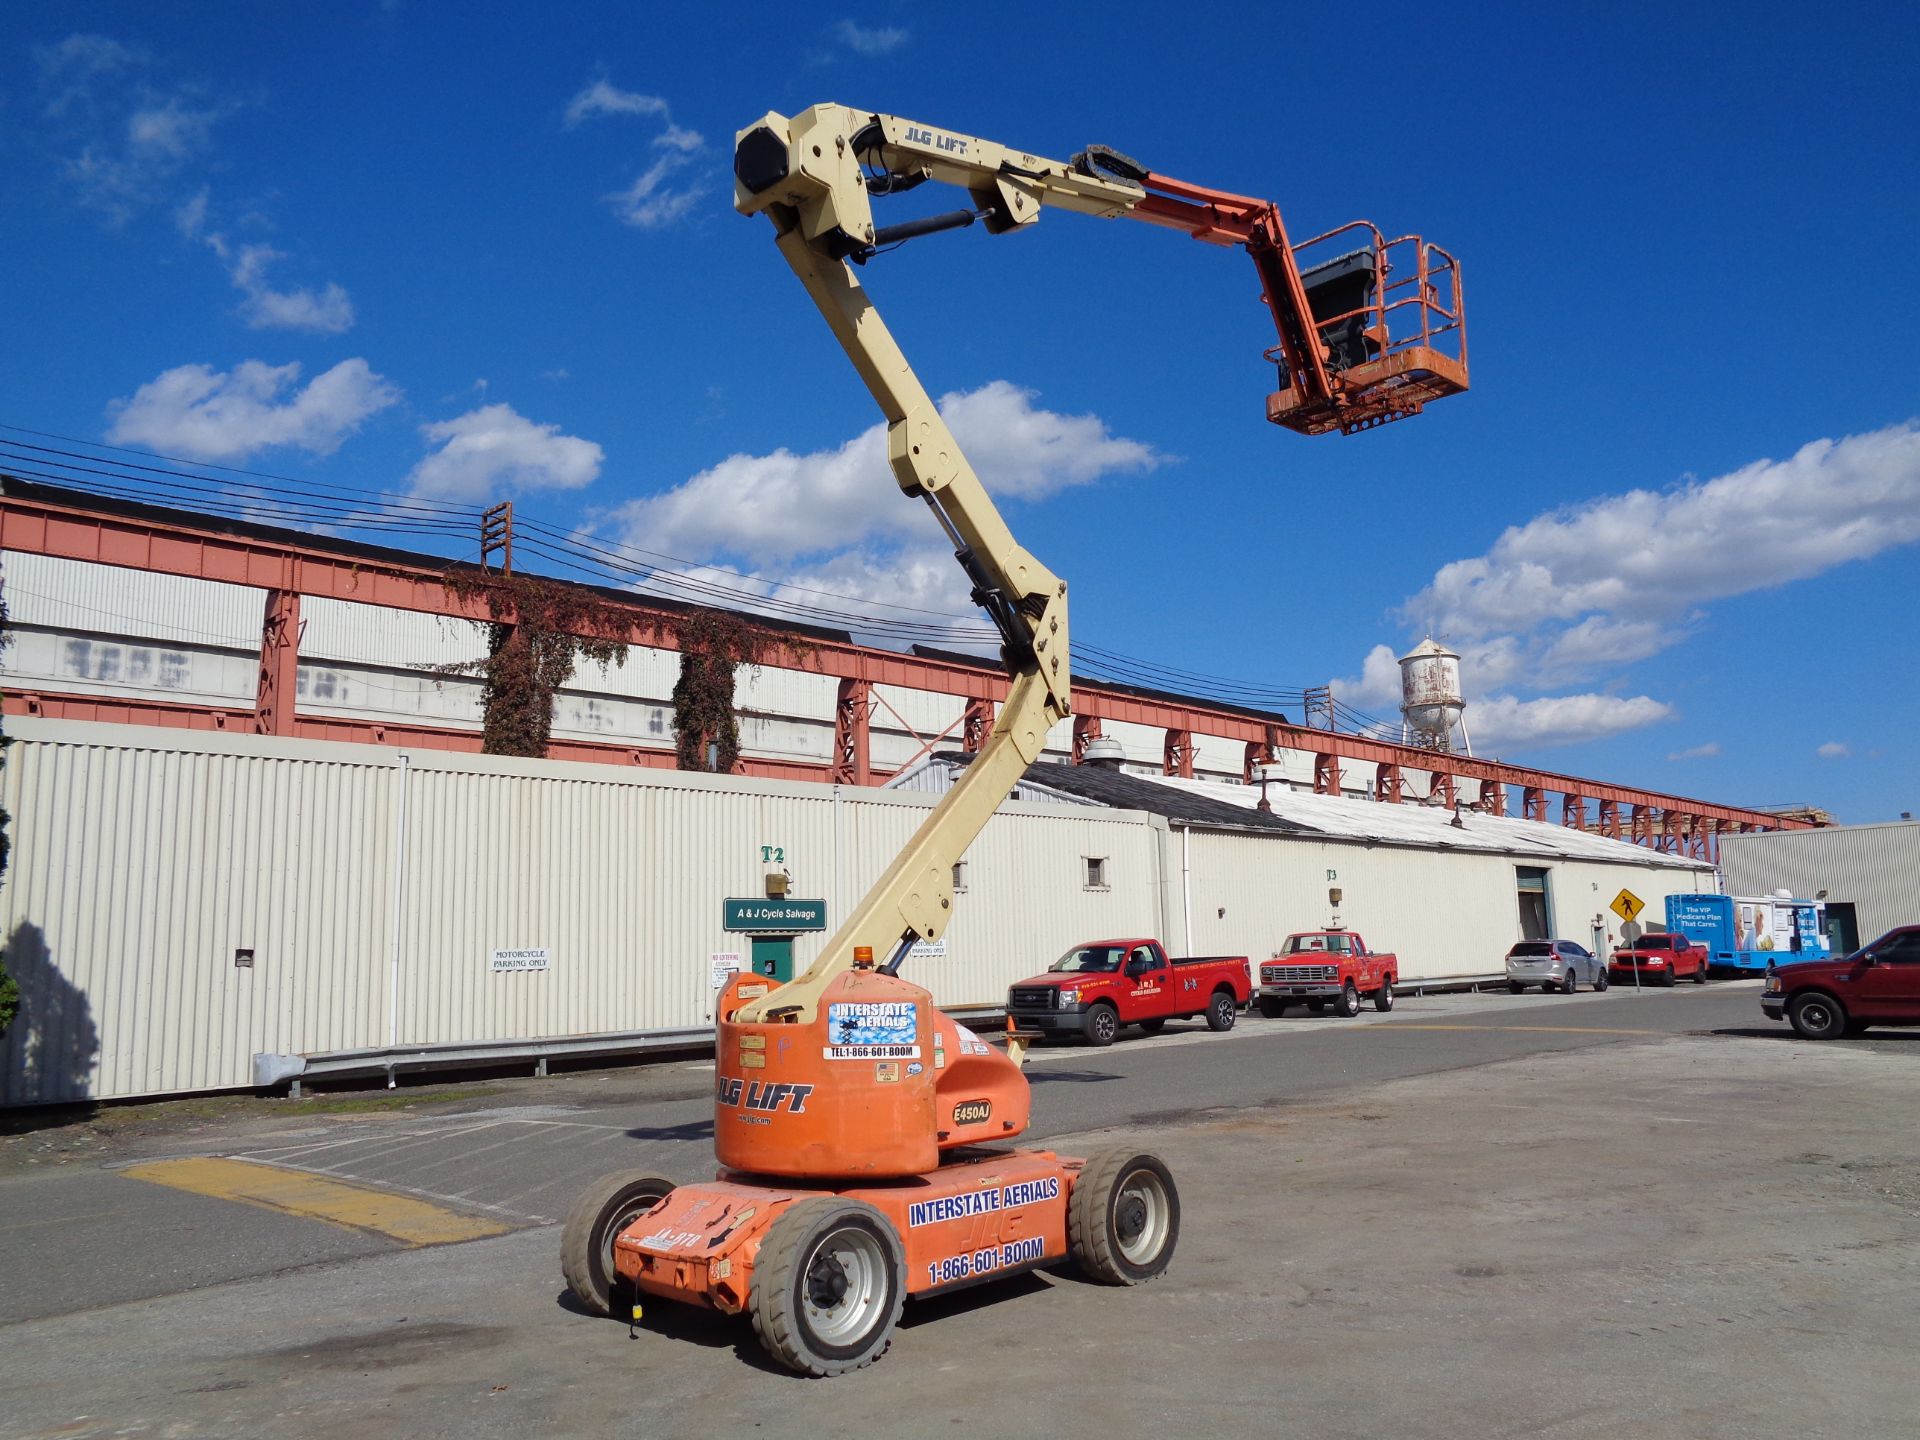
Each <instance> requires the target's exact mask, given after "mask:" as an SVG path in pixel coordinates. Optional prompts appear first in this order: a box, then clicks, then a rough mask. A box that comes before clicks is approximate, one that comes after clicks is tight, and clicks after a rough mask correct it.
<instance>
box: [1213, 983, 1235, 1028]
mask: <svg viewBox="0 0 1920 1440" xmlns="http://www.w3.org/2000/svg"><path fill="white" fill-rule="evenodd" d="M1239 1018H1240V1004H1239V1002H1238V1001H1236V1000H1235V999H1234V998H1233V992H1232V991H1231V990H1216V991H1214V992H1213V999H1211V1000H1209V1001H1208V1002H1207V1029H1209V1030H1212V1031H1214V1032H1216V1033H1218V1032H1219V1031H1222V1030H1231V1029H1233V1022H1234V1021H1235V1020H1237V1019H1239Z"/></svg>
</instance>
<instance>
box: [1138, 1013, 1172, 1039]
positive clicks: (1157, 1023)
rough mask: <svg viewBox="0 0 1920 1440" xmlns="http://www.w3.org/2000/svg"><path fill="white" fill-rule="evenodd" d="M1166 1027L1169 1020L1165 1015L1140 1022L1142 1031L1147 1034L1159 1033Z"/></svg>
mask: <svg viewBox="0 0 1920 1440" xmlns="http://www.w3.org/2000/svg"><path fill="white" fill-rule="evenodd" d="M1166 1028H1167V1021H1166V1017H1165V1016H1164V1015H1162V1016H1157V1017H1156V1018H1154V1019H1152V1020H1142V1021H1141V1022H1140V1029H1141V1031H1142V1032H1143V1033H1144V1034H1147V1035H1158V1034H1159V1033H1160V1032H1161V1031H1162V1030H1164V1029H1166Z"/></svg>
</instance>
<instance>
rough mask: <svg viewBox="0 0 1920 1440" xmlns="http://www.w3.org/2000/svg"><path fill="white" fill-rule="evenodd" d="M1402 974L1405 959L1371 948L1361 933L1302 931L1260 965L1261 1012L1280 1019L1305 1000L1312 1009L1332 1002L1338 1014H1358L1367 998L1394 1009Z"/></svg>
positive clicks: (1377, 1005) (1386, 1007) (1379, 1008)
mask: <svg viewBox="0 0 1920 1440" xmlns="http://www.w3.org/2000/svg"><path fill="white" fill-rule="evenodd" d="M1399 978H1400V957H1399V956H1397V955H1394V954H1392V953H1390V952H1385V951H1375V950H1372V949H1370V948H1369V947H1368V945H1367V941H1366V937H1365V936H1363V935H1361V934H1359V933H1358V932H1356V931H1353V930H1301V931H1297V932H1295V933H1294V934H1292V935H1289V936H1288V937H1287V943H1286V944H1284V945H1282V946H1281V947H1280V953H1279V954H1278V955H1275V956H1274V957H1273V958H1272V959H1271V960H1268V961H1265V962H1264V963H1262V964H1261V966H1260V989H1259V992H1258V994H1259V1000H1260V1013H1261V1014H1262V1015H1264V1016H1266V1017H1267V1018H1268V1019H1269V1020H1274V1019H1278V1018H1279V1017H1280V1016H1282V1015H1284V1014H1286V1013H1287V1007H1288V1006H1289V1005H1298V1004H1300V1003H1302V1002H1303V1001H1304V1002H1305V1003H1306V1007H1307V1009H1309V1010H1313V1011H1320V1010H1324V1009H1326V1008H1327V1006H1328V1005H1329V1004H1331V1005H1332V1006H1333V1008H1334V1013H1336V1014H1339V1015H1358V1014H1359V1013H1360V1001H1361V999H1362V998H1363V997H1365V998H1369V999H1371V1000H1372V1001H1373V1008H1374V1009H1376V1010H1391V1009H1392V1008H1393V987H1394V982H1396V981H1397V980H1399Z"/></svg>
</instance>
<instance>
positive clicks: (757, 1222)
mask: <svg viewBox="0 0 1920 1440" xmlns="http://www.w3.org/2000/svg"><path fill="white" fill-rule="evenodd" d="M1081 1165H1082V1162H1081V1161H1079V1160H1069V1159H1063V1158H1062V1157H1060V1156H1057V1155H1054V1154H1052V1153H1050V1152H1048V1151H1045V1150H1014V1151H1001V1152H990V1153H989V1152H977V1153H963V1154H961V1155H959V1156H957V1157H955V1158H954V1159H952V1160H950V1161H949V1162H948V1163H946V1164H944V1165H942V1166H940V1168H939V1169H937V1170H935V1171H933V1172H932V1173H931V1174H927V1175H916V1176H913V1177H912V1178H910V1179H906V1180H896V1181H888V1182H883V1183H880V1184H875V1185H859V1186H848V1187H845V1188H836V1189H832V1190H822V1189H815V1188H812V1187H785V1186H779V1185H770V1184H768V1183H767V1182H766V1181H765V1180H761V1179H756V1178H755V1177H753V1176H748V1175H740V1174H737V1173H735V1172H733V1171H730V1170H722V1171H721V1172H720V1177H719V1178H718V1179H717V1180H715V1181H713V1182H712V1183H710V1184H699V1185H682V1186H679V1187H678V1188H676V1189H675V1190H674V1191H673V1193H672V1194H670V1195H668V1196H667V1197H666V1199H664V1200H663V1201H661V1202H660V1204H659V1205H658V1206H657V1207H656V1208H655V1209H654V1210H652V1211H651V1212H650V1213H648V1214H647V1215H644V1216H642V1217H641V1218H640V1219H639V1220H637V1221H635V1222H634V1223H633V1224H632V1225H630V1226H628V1227H627V1229H626V1231H625V1232H624V1233H623V1234H622V1235H621V1236H620V1237H619V1239H618V1240H616V1241H615V1242H614V1265H615V1268H616V1270H617V1271H618V1273H619V1275H620V1278H621V1279H623V1280H625V1281H626V1282H627V1283H628V1284H630V1285H632V1286H633V1287H634V1289H636V1290H638V1291H641V1292H644V1293H646V1294H649V1295H659V1296H663V1297H665V1298H666V1299H669V1300H679V1301H682V1302H684V1303H687V1304H691V1305H702V1306H709V1307H711V1308H713V1309H715V1310H719V1311H721V1312H723V1313H725V1314H728V1315H737V1314H739V1313H740V1312H742V1311H743V1310H745V1309H746V1307H747V1303H748V1300H749V1298H750V1297H751V1296H752V1294H753V1272H754V1262H755V1261H756V1259H758V1257H759V1254H760V1243H761V1240H762V1239H763V1238H764V1237H765V1235H766V1233H767V1231H768V1229H769V1228H770V1227H771V1226H772V1225H773V1222H774V1221H775V1220H776V1219H778V1218H779V1216H780V1215H781V1214H782V1212H784V1211H785V1210H786V1209H787V1208H788V1207H789V1206H791V1205H793V1204H794V1203H796V1202H797V1201H800V1200H805V1199H808V1198H811V1197H814V1196H819V1195H836V1196H839V1197H841V1198H843V1199H849V1200H858V1201H864V1202H865V1203H866V1204H869V1205H871V1206H873V1208H874V1209H876V1210H878V1211H879V1212H880V1213H881V1214H882V1215H884V1216H886V1218H887V1219H888V1220H889V1221H890V1222H891V1223H892V1225H893V1228H894V1230H895V1232H896V1233H897V1234H898V1235H899V1237H900V1240H901V1243H902V1246H903V1248H904V1250H905V1258H906V1282H907V1294H909V1295H913V1296H920V1295H930V1294H933V1293H936V1292H938V1291H943V1290H952V1289H957V1288H959V1287H961V1286H964V1285H968V1284H972V1283H974V1282H976V1281H980V1280H989V1279H998V1278H1000V1277H1002V1276H1006V1275H1013V1274H1017V1273H1019V1272H1020V1271H1023V1270H1032V1269H1035V1268H1037V1267H1039V1266H1042V1265H1049V1264H1054V1263H1057V1262H1059V1261H1063V1260H1065V1259H1066V1258H1067V1201H1068V1197H1069V1195H1070V1193H1071V1191H1072V1188H1073V1182H1074V1180H1075V1179H1076V1178H1077V1177H1078V1176H1079V1174H1080V1169H1081Z"/></svg>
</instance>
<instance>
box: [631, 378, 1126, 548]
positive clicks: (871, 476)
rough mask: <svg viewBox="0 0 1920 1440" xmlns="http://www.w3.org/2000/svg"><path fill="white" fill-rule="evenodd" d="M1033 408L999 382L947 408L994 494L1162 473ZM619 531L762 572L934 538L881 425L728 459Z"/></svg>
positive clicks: (1093, 426)
mask: <svg viewBox="0 0 1920 1440" xmlns="http://www.w3.org/2000/svg"><path fill="white" fill-rule="evenodd" d="M1033 401H1034V395H1033V392H1032V391H1029V390H1023V389H1021V388H1020V387H1018V386H1016V385H1011V384H1009V383H1008V382H1006V381H1004V380H995V381H992V382H990V383H989V384H986V385H983V386H981V387H980V388H979V389H977V390H971V391H965V392H959V393H955V394H950V395H946V396H944V397H942V399H941V400H940V411H941V413H942V414H943V415H944V416H945V417H946V419H947V423H948V424H949V425H950V426H952V428H953V432H954V435H955V437H956V438H957V439H958V440H959V442H960V446H961V448H962V449H963V450H964V451H965V452H966V454H967V456H968V458H969V459H970V460H971V461H972V462H973V465H974V469H975V470H976V471H977V472H978V474H979V475H980V477H981V479H982V480H983V481H984V482H985V484H986V486H987V488H988V489H989V490H991V491H993V492H994V493H995V494H996V495H998V496H1002V497H1007V496H1012V497H1016V498H1019V499H1024V500H1039V499H1044V498H1045V497H1046V496H1048V495H1051V494H1054V493H1056V492H1058V491H1060V490H1063V489H1066V488H1067V487H1069V486H1075V485H1086V484H1091V483H1092V482H1093V481H1095V480H1098V479H1100V478H1101V477H1102V476H1104V475H1109V474H1114V473H1119V472H1125V471H1137V470H1146V469H1151V468H1152V467H1153V466H1155V465H1157V464H1159V463H1160V460H1161V458H1162V457H1161V456H1160V455H1158V454H1157V453H1156V452H1155V451H1154V450H1153V448H1152V447H1151V446H1148V445H1144V444H1142V443H1140V442H1139V441H1137V440H1128V439H1124V438H1122V437H1119V436H1116V435H1113V434H1111V433H1110V432H1109V431H1108V429H1107V426H1106V423H1105V422H1104V421H1102V420H1101V419H1100V418H1099V417H1098V416H1096V415H1063V414H1060V413H1059V412H1057V411H1053V410H1046V409H1041V408H1039V407H1037V406H1035V405H1034V403H1033ZM620 522H621V528H622V530H623V532H624V534H625V537H626V538H627V539H628V540H629V541H630V542H631V543H632V544H634V545H638V546H643V547H645V548H646V549H649V550H654V551H659V552H662V553H665V554H669V555H678V556H682V557H683V558H686V559H690V560H707V559H710V558H713V557H715V556H720V555H727V556H733V557H736V558H738V559H740V560H743V561H745V562H747V563H748V564H750V565H755V566H758V565H766V564H776V565H783V564H788V563H790V562H792V561H794V560H796V559H799V558H800V557H804V556H819V555H828V554H838V553H840V552H842V551H846V550H858V549H860V548H861V547H863V546H870V545H871V544H872V543H873V542H875V541H882V542H886V543H889V544H898V543H899V542H901V541H905V540H922V539H924V540H929V541H931V540H933V539H934V537H937V536H938V534H939V531H938V528H937V527H936V526H935V524H934V522H933V520H932V518H931V516H930V515H929V514H928V512H927V510H926V507H925V506H924V505H918V504H909V503H907V502H906V501H904V500H902V499H900V498H899V496H898V492H897V487H896V485H895V482H894V479H893V472H892V471H891V470H890V469H889V468H888V465H887V439H886V426H885V425H884V424H875V425H873V426H871V427H870V428H868V429H866V430H863V431H862V432H861V433H860V434H858V435H856V436H854V437H853V438H852V439H850V440H848V441H846V442H845V443H843V444H841V445H837V446H835V447H833V448H832V449H828V450H814V451H809V452H807V453H805V454H796V453H794V452H793V451H791V450H784V449H783V450H775V451H774V452H772V453H771V454H768V455H732V456H729V457H728V458H727V459H725V460H722V461H721V462H720V463H719V464H717V465H715V466H713V467H711V468H710V469H707V470H703V471H701V472H700V473H699V474H697V475H695V476H694V477H693V478H692V479H690V480H688V481H686V482H685V483H683V484H681V485H679V486H676V487H675V488H674V489H672V490H669V491H667V492H666V493H665V494H662V495H655V496H650V497H648V498H646V499H643V500H636V501H633V502H631V503H630V504H628V505H627V506H625V507H623V509H622V511H621V512H620ZM947 563H948V564H952V560H951V557H949V559H948V561H947ZM956 568H957V567H956Z"/></svg>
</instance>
